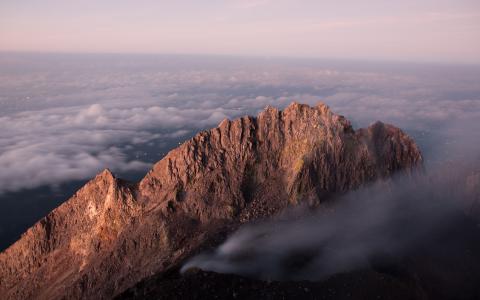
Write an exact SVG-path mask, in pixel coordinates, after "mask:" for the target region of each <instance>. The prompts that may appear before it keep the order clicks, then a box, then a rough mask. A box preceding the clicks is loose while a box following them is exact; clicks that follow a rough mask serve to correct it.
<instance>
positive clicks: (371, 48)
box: [0, 0, 480, 64]
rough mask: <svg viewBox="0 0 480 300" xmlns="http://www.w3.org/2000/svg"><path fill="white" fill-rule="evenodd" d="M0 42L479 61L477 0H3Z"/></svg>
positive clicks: (100, 49) (27, 47)
mask: <svg viewBox="0 0 480 300" xmlns="http://www.w3.org/2000/svg"><path fill="white" fill-rule="evenodd" d="M0 51H8V52H11V51H33V52H75V53H78V52H88V53H163V54H166V53H168V54H221V55H239V56H263V57H265V56H266V57H276V56H288V57H320V58H337V59H361V60H394V61H413V62H441V63H464V64H479V63H480V2H479V1H478V0H405V1H380V0H366V1H356V0H349V1H347V0H334V1H333V0H277V1H273V0H243V1H241V0H224V1H218V0H212V1H194V0H178V1H163V0H160V1H153V0H138V1H126V0H103V1H97V0H84V1H73V0H68V1H65V0H23V1H16V0H2V1H1V2H0Z"/></svg>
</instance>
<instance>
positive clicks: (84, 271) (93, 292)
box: [0, 103, 422, 299]
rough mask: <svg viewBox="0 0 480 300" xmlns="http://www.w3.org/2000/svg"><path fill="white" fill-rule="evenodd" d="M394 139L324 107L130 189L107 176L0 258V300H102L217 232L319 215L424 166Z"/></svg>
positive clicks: (238, 125) (244, 122) (211, 139)
mask: <svg viewBox="0 0 480 300" xmlns="http://www.w3.org/2000/svg"><path fill="white" fill-rule="evenodd" d="M421 160H422V158H421V155H420V152H419V149H418V148H417V146H416V145H415V143H414V142H413V140H412V139H410V138H409V137H408V136H407V135H406V134H405V133H403V132H402V131H401V130H400V129H398V128H396V127H394V126H391V125H387V124H383V123H381V122H377V123H375V124H373V125H371V126H370V127H368V128H367V129H359V130H356V131H355V130H354V129H353V128H352V126H351V125H350V123H349V122H348V121H347V120H346V119H345V118H344V117H343V116H339V115H336V114H334V113H332V112H331V111H330V110H329V108H328V107H327V106H325V105H323V104H318V105H317V106H315V107H310V106H307V105H301V104H298V103H292V104H291V105H290V106H288V107H287V108H286V109H285V110H284V111H279V110H277V109H275V108H272V107H269V108H266V109H265V110H264V111H263V112H261V113H260V114H259V115H258V116H257V117H249V116H246V117H242V118H239V119H236V120H234V121H229V120H224V121H222V122H221V123H220V124H219V126H218V127H217V128H214V129H211V130H207V131H203V132H200V133H199V134H197V135H196V136H195V137H193V138H192V139H191V140H189V141H187V142H185V143H183V144H182V145H180V146H179V147H178V148H176V149H174V150H172V151H171V152H169V153H168V154H167V155H166V156H165V157H164V158H163V159H162V160H160V161H159V162H158V163H156V164H155V165H154V167H153V169H152V170H151V171H150V172H149V173H148V174H147V175H146V176H145V177H144V178H143V179H142V180H141V181H140V182H139V183H138V184H130V183H127V182H125V181H122V180H120V179H117V178H115V177H114V176H113V175H112V173H110V171H108V170H105V171H103V172H102V173H100V174H99V175H97V176H96V177H95V178H94V179H92V180H91V181H90V182H88V183H87V184H86V185H85V186H84V187H83V188H81V189H80V190H79V191H78V192H77V193H76V194H75V195H74V196H73V197H72V198H70V199H69V200H68V201H66V202H65V203H64V204H62V205H61V206H59V207H58V208H56V209H55V210H53V211H52V212H51V213H50V214H48V215H47V216H46V217H45V218H43V219H42V220H40V221H39V222H37V223H36V224H35V225H34V226H32V227H31V228H30V229H29V230H27V232H25V233H24V234H23V235H22V237H21V238H20V240H18V241H17V242H16V243H15V244H13V245H12V246H11V247H9V248H8V249H6V250H5V251H4V252H2V253H1V254H0V295H2V298H5V299H26V298H35V299H61V298H66V299H76V298H84V299H108V298H111V297H113V296H115V295H117V294H119V293H120V292H122V291H124V290H125V289H127V288H128V287H130V286H132V285H134V284H135V283H136V282H138V281H140V280H141V279H143V278H146V277H148V276H150V275H152V274H158V273H161V272H164V271H166V270H168V269H170V268H173V267H175V266H177V265H178V264H179V263H180V262H181V261H183V260H184V259H185V258H187V257H189V256H191V255H192V254H193V253H194V252H195V251H198V249H199V248H201V247H204V246H205V243H208V242H209V241H211V240H212V239H215V237H216V236H218V234H219V233H220V232H223V233H225V232H230V231H231V230H233V229H234V228H236V227H237V226H238V225H239V224H241V223H244V222H247V221H249V220H254V219H258V218H261V217H268V216H271V215H274V214H275V213H277V212H279V211H280V210H282V209H283V208H285V207H287V206H289V205H297V204H299V203H301V202H303V203H306V204H308V205H312V206H314V205H317V204H319V203H321V202H322V201H325V200H326V199H327V198H328V196H329V195H331V194H333V193H338V192H344V191H347V190H349V189H355V188H357V187H359V186H360V185H362V184H364V183H366V182H371V181H373V180H376V179H381V178H387V177H389V176H390V175H391V174H393V173H394V172H396V171H399V170H405V171H407V172H411V171H412V170H414V169H415V168H416V167H417V166H419V165H420V164H421Z"/></svg>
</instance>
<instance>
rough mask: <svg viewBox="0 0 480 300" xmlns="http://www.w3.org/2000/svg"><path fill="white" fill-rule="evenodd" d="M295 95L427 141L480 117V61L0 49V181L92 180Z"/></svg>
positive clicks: (141, 165) (13, 186) (14, 186)
mask: <svg viewBox="0 0 480 300" xmlns="http://www.w3.org/2000/svg"><path fill="white" fill-rule="evenodd" d="M293 100H296V101H298V102H302V103H308V104H315V103H317V102H318V101H323V102H325V103H326V104H327V105H329V106H330V107H331V108H332V109H333V110H334V111H335V112H337V113H340V114H343V115H345V116H347V118H349V119H350V120H351V121H352V122H353V124H354V126H356V127H359V126H365V125H368V124H369V123H371V122H373V121H376V120H382V121H385V122H390V123H393V124H395V125H397V126H400V127H402V128H404V129H405V130H406V131H407V132H409V133H411V134H412V135H414V136H415V138H418V139H419V142H420V143H422V141H423V140H422V139H425V144H427V141H428V143H430V142H431V141H433V140H435V137H436V136H437V135H436V133H438V132H444V133H445V132H448V131H449V130H450V131H451V130H453V129H452V128H455V126H454V125H453V124H456V123H459V122H461V124H465V123H467V124H468V122H469V121H471V122H475V120H478V119H480V68H478V67H469V66H434V65H404V64H379V63H370V64H369V63H358V62H351V63H346V62H326V61H308V60H298V61H294V60H281V59H259V58H258V59H253V58H252V59H241V58H226V57H218V58H216V57H191V56H153V55H151V56H149V55H145V56H140V55H139V56H135V55H49V54H6V53H4V54H0V128H1V130H0V193H4V192H12V191H13V192H14V191H19V190H22V189H25V188H35V187H39V186H45V185H50V186H55V185H59V184H62V183H64V182H68V181H71V180H85V179H88V178H91V177H92V176H94V175H95V174H96V173H97V172H99V171H100V170H102V169H103V168H107V167H108V168H110V169H112V170H113V171H114V172H117V173H120V174H127V173H129V172H144V171H147V170H148V168H150V167H151V165H152V163H154V162H155V161H156V160H158V159H159V158H160V157H161V156H162V155H163V154H164V153H159V154H158V155H152V153H151V152H152V151H153V152H155V147H156V145H163V147H164V148H162V151H160V150H159V152H164V151H166V150H168V149H170V148H172V147H173V146H175V145H176V144H178V143H177V141H179V140H182V139H187V138H189V137H190V136H192V135H193V134H194V133H195V132H197V131H199V130H201V129H205V128H209V127H212V126H216V125H217V124H218V123H219V122H220V121H221V120H222V119H224V118H234V117H237V116H240V115H245V114H257V113H258V112H259V111H260V110H262V109H263V108H264V107H265V106H267V105H273V106H277V107H280V108H282V107H285V106H286V105H288V104H289V103H290V102H291V101H293ZM477 122H478V121H477ZM460 130H468V128H464V126H463V125H462V128H461V129H460ZM454 136H455V133H454V132H453V133H452V134H451V137H452V138H451V139H441V140H440V141H438V142H441V143H449V142H454ZM173 141H175V142H173ZM477 143H478V141H477ZM147 146H149V147H150V152H149V153H143V155H138V153H139V151H140V150H138V149H144V147H147ZM159 147H160V146H159ZM152 148H153V150H152ZM425 148H428V145H427V146H426V147H425ZM137 150H138V151H137ZM141 151H143V150H141Z"/></svg>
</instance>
